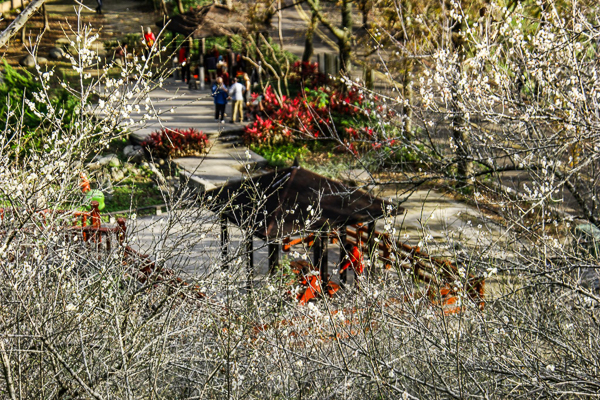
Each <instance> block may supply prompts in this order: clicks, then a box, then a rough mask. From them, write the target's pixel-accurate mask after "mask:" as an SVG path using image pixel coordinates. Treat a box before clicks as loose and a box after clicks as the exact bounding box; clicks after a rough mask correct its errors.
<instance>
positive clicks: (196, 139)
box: [142, 128, 208, 158]
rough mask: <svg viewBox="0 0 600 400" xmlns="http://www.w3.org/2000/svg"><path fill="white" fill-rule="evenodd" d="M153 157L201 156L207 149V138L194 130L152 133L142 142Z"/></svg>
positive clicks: (168, 130) (171, 130)
mask: <svg viewBox="0 0 600 400" xmlns="http://www.w3.org/2000/svg"><path fill="white" fill-rule="evenodd" d="M142 146H143V147H145V148H147V149H148V150H149V151H150V153H152V155H153V156H154V157H158V158H174V157H189V156H199V155H202V154H203V153H204V152H205V151H206V149H207V147H208V138H207V137H206V135H205V134H204V133H202V132H201V131H198V130H196V129H194V128H189V129H168V128H164V129H161V130H159V131H156V132H152V134H150V137H149V138H148V139H146V140H144V141H143V142H142Z"/></svg>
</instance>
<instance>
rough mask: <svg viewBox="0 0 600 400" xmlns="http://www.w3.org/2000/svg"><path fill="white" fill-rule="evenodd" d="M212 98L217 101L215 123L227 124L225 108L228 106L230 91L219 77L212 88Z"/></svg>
mask: <svg viewBox="0 0 600 400" xmlns="http://www.w3.org/2000/svg"><path fill="white" fill-rule="evenodd" d="M212 96H213V97H214V99H215V121H219V120H220V121H221V123H222V124H224V123H225V107H226V106H227V98H228V97H229V91H228V90H227V86H225V85H224V84H223V78H221V77H218V78H217V81H216V83H215V84H214V85H213V88H212Z"/></svg>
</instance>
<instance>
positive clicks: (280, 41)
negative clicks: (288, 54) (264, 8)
mask: <svg viewBox="0 0 600 400" xmlns="http://www.w3.org/2000/svg"><path fill="white" fill-rule="evenodd" d="M281 18H282V17H281V0H277V32H278V33H279V44H280V45H281V50H282V51H283V32H282V26H281V23H282V21H281Z"/></svg>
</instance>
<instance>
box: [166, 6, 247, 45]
mask: <svg viewBox="0 0 600 400" xmlns="http://www.w3.org/2000/svg"><path fill="white" fill-rule="evenodd" d="M156 25H157V26H158V27H159V28H163V27H165V25H166V29H167V30H170V31H171V32H175V33H180V34H182V35H184V36H186V37H188V36H191V37H192V38H194V39H202V38H207V37H218V36H233V35H236V34H239V33H243V32H245V31H246V18H245V17H244V15H242V14H241V13H239V12H237V11H235V10H231V9H229V8H228V7H226V6H224V5H221V4H210V5H207V6H203V7H198V8H194V9H191V10H189V11H187V12H185V13H183V14H178V15H174V16H172V17H171V18H169V19H168V20H167V21H166V22H163V21H158V22H157V23H156Z"/></svg>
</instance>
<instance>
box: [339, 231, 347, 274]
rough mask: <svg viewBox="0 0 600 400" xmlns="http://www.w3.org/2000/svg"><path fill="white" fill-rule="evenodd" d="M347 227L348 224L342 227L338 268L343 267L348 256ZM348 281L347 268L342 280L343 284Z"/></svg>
mask: <svg viewBox="0 0 600 400" xmlns="http://www.w3.org/2000/svg"><path fill="white" fill-rule="evenodd" d="M346 229H347V227H346V225H344V226H342V227H341V228H340V266H339V267H338V268H341V265H342V262H343V261H344V259H345V258H346V238H347V236H348V233H347V232H346ZM347 281H348V271H347V270H346V271H345V272H343V273H342V274H340V282H341V283H342V284H346V282H347Z"/></svg>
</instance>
